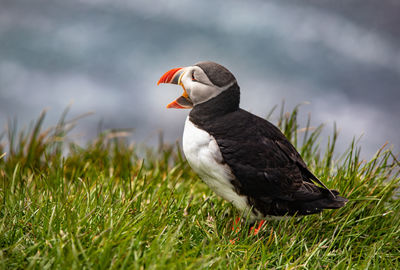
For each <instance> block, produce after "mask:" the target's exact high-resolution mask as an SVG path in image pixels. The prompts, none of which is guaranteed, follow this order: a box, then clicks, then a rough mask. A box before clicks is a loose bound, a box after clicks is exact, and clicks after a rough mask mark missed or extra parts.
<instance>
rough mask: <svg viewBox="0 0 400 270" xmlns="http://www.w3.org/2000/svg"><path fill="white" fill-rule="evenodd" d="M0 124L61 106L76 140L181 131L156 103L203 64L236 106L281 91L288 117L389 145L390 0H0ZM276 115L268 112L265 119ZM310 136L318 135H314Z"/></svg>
mask: <svg viewBox="0 0 400 270" xmlns="http://www.w3.org/2000/svg"><path fill="white" fill-rule="evenodd" d="M0 4H1V8H0V125H1V127H2V130H4V128H5V126H6V123H7V120H8V119H13V118H17V119H18V122H19V125H20V126H22V127H23V126H27V125H28V124H29V123H30V121H32V120H34V119H36V118H37V116H38V115H39V114H40V112H41V111H42V110H43V109H46V110H47V118H46V125H54V124H56V122H57V120H58V118H59V117H60V115H61V113H62V111H63V110H64V109H65V108H66V107H67V106H69V105H70V106H71V109H70V114H69V115H70V117H71V118H72V117H75V116H78V115H81V114H84V113H87V112H94V114H93V115H91V116H89V117H86V118H85V119H82V120H80V121H79V123H78V126H77V127H76V129H75V135H74V136H76V138H77V139H78V140H87V139H90V138H93V137H94V136H95V135H96V134H97V132H98V129H99V123H101V126H102V128H103V129H111V128H133V129H134V132H133V135H132V137H131V139H132V140H134V141H137V142H143V143H146V144H150V145H154V144H155V142H156V141H157V138H158V134H159V132H160V130H162V131H163V134H164V137H165V140H166V141H168V142H175V141H176V140H181V136H182V131H183V125H184V120H185V118H186V116H187V114H188V111H186V110H171V109H170V110H167V109H166V108H165V107H166V105H167V104H168V103H169V102H171V101H172V100H174V99H175V98H176V97H178V96H179V95H180V93H181V89H179V87H177V86H175V85H162V86H157V85H156V82H157V80H158V79H159V77H161V75H163V74H164V73H165V72H166V71H167V70H169V69H171V68H174V67H181V66H188V65H193V64H194V63H196V62H199V61H204V60H212V61H215V62H218V63H220V64H222V65H224V66H226V67H227V68H228V69H229V70H230V71H231V72H232V73H233V74H234V75H235V77H236V78H237V80H238V83H239V85H240V87H241V107H242V108H244V109H246V110H248V111H250V112H252V113H255V114H257V115H259V116H266V115H267V114H268V112H269V111H270V110H271V109H272V108H273V107H274V105H279V104H281V103H282V101H283V100H284V101H285V104H286V108H287V109H288V110H290V109H292V108H293V107H294V106H296V105H297V104H304V105H302V106H301V108H300V119H299V120H300V123H301V124H304V123H305V121H306V119H307V115H308V114H309V113H310V114H311V117H312V124H313V125H318V124H320V123H324V124H325V125H326V128H325V131H324V132H323V134H322V135H323V137H324V138H325V139H326V138H327V137H328V136H329V135H330V134H331V133H332V127H333V123H336V125H337V127H338V128H339V131H340V136H339V141H338V148H339V151H343V150H344V149H346V148H347V146H348V145H349V144H350V143H351V141H352V139H353V138H356V139H358V138H360V142H359V145H360V146H361V148H362V150H361V154H362V155H363V157H365V158H370V157H371V156H372V155H373V154H374V153H375V152H376V151H377V150H378V149H379V148H380V147H381V146H382V145H383V144H384V143H385V142H388V143H389V145H393V146H392V147H393V148H394V150H395V152H397V153H398V152H399V150H400V136H399V135H398V134H399V133H400V120H399V119H400V117H399V116H400V106H398V102H399V101H400V16H398V14H400V2H399V1H396V0H380V1H375V0H337V1H328V0H297V1H282V0H271V1H223V0H215V1H211V0H204V1H195V0H189V1H177V0H176V1H158V0H149V1H126V0H70V1H62V0H36V1H32V0H30V1H29V0H25V1H21V0H0ZM276 117H277V116H276V115H275V116H274V117H273V118H272V119H271V120H272V122H274V120H276ZM321 143H324V142H323V141H322V142H321Z"/></svg>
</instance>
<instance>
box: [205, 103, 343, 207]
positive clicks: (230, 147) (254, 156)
mask: <svg viewBox="0 0 400 270" xmlns="http://www.w3.org/2000/svg"><path fill="white" fill-rule="evenodd" d="M222 118H223V119H219V120H218V121H215V122H214V123H212V124H211V125H212V126H210V127H208V130H207V131H209V132H210V133H211V134H212V135H213V136H214V138H215V139H216V141H217V143H218V145H219V147H220V150H221V153H222V156H223V158H224V161H225V162H226V163H227V164H228V165H229V167H230V168H231V170H232V172H233V174H234V175H235V177H236V179H235V185H236V186H237V189H238V191H239V192H240V193H242V194H243V195H247V196H249V197H251V198H253V199H254V200H261V201H264V202H268V203H271V202H275V203H276V202H279V203H280V204H282V203H284V202H285V203H297V202H310V201H318V200H321V199H326V200H328V201H331V202H332V203H333V201H336V197H335V195H337V194H338V192H337V191H333V190H332V191H331V190H329V189H327V188H326V187H325V186H324V185H323V184H322V183H321V182H320V181H319V180H318V179H317V178H316V177H315V176H314V175H313V174H312V173H311V172H310V171H309V170H308V169H307V166H306V164H305V163H304V161H303V159H302V158H301V156H300V154H299V153H298V152H297V151H296V149H295V148H294V146H293V145H292V144H291V143H290V142H289V141H288V140H287V138H286V137H285V136H284V135H283V134H282V132H281V131H280V130H279V129H278V128H277V127H275V126H274V125H273V124H271V123H269V122H268V121H266V120H264V119H262V118H260V117H258V116H255V115H253V114H250V113H249V112H247V111H244V110H241V109H240V110H238V111H235V112H233V113H230V114H227V115H224V116H222ZM312 180H314V181H316V182H318V183H320V184H321V185H322V186H323V188H321V187H318V186H316V185H314V184H313V183H312ZM338 199H339V201H342V199H343V198H341V197H339V198H338ZM324 203H325V207H323V206H321V207H319V208H321V209H322V208H337V207H340V206H343V202H342V203H341V205H340V206H339V205H336V204H335V205H334V204H332V203H331V205H328V204H327V203H326V202H324ZM287 207H290V206H287ZM312 207H313V209H314V208H315V204H314V205H313V206H312ZM284 208H285V207H284ZM319 208H318V209H316V208H315V210H318V211H320V210H321V209H319ZM283 212H285V211H283ZM286 212H288V211H286ZM307 213H308V212H307Z"/></svg>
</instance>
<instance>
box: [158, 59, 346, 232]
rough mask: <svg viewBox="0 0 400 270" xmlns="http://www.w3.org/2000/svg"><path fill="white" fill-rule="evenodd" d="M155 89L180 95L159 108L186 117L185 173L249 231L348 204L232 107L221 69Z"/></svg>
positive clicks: (268, 130)
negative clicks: (170, 88) (230, 208)
mask: <svg viewBox="0 0 400 270" xmlns="http://www.w3.org/2000/svg"><path fill="white" fill-rule="evenodd" d="M160 83H170V84H177V85H180V86H182V88H183V94H182V95H181V96H180V97H178V98H177V99H176V100H174V101H173V102H171V103H169V104H168V105H167V108H176V109H191V110H190V113H189V115H188V117H187V118H186V121H185V127H184V131H183V139H182V146H183V147H182V148H183V152H184V154H185V156H186V159H187V162H188V163H189V165H190V167H191V168H192V169H193V170H194V171H195V172H196V174H197V175H198V176H199V177H200V178H201V179H202V180H203V181H204V182H205V183H206V184H207V185H208V186H209V187H210V188H211V189H212V190H213V191H214V192H215V193H216V194H217V195H218V196H220V197H222V198H223V199H225V200H227V201H228V202H230V203H232V204H233V205H234V206H235V207H236V208H237V209H238V210H239V212H241V213H242V216H246V217H248V218H249V221H250V224H254V223H255V222H257V221H260V222H261V221H262V222H264V221H265V220H267V219H274V218H280V217H289V216H304V215H310V214H316V213H319V212H321V211H322V210H324V209H337V208H341V207H343V206H344V205H345V204H346V202H347V201H348V200H347V199H346V198H345V197H342V196H339V192H338V191H336V190H332V189H328V188H327V187H326V186H325V185H324V184H323V183H322V182H321V181H320V180H319V179H318V178H317V177H316V176H315V175H314V174H313V173H312V172H311V171H310V169H309V168H308V167H307V165H306V163H305V162H304V160H303V159H302V157H301V156H300V154H299V153H298V151H297V150H296V148H295V147H294V146H293V145H292V144H291V143H290V142H289V140H288V139H287V138H286V137H285V135H284V134H283V133H282V132H281V131H280V130H279V128H277V127H276V126H274V125H273V124H272V123H270V122H268V121H267V120H265V119H263V118H261V117H258V116H256V115H254V114H251V113H250V112H248V111H246V110H243V109H241V108H240V107H239V102H240V88H239V85H238V83H237V81H236V78H235V76H234V75H233V74H232V73H231V72H230V71H229V70H228V69H227V68H225V67H224V66H222V65H220V64H217V63H215V62H211V61H205V62H199V63H197V64H195V65H193V66H188V67H181V68H174V69H171V70H169V71H167V72H166V73H165V74H164V75H163V76H162V77H161V78H160V79H159V81H158V83H157V84H160ZM260 224H261V225H262V223H260ZM261 225H260V226H261Z"/></svg>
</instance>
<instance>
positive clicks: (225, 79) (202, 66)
mask: <svg viewBox="0 0 400 270" xmlns="http://www.w3.org/2000/svg"><path fill="white" fill-rule="evenodd" d="M160 83H172V84H178V85H181V86H182V88H183V94H182V96H180V97H179V98H177V99H176V100H174V101H173V102H171V103H170V104H168V105H167V108H177V109H190V108H192V107H194V106H196V105H198V104H202V103H204V102H207V101H209V100H211V99H212V98H214V97H217V96H218V95H220V94H221V93H223V92H224V91H226V90H228V89H230V88H231V87H232V86H234V85H237V83H236V79H235V77H234V76H233V74H232V73H231V72H230V71H229V70H228V69H226V68H225V67H223V66H221V65H220V64H217V63H214V62H200V63H197V64H195V65H194V66H188V67H182V68H174V69H171V70H169V71H167V72H166V73H165V74H164V75H163V76H162V77H161V78H160V80H159V81H158V83H157V85H158V84H160Z"/></svg>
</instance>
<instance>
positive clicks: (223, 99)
mask: <svg viewBox="0 0 400 270" xmlns="http://www.w3.org/2000/svg"><path fill="white" fill-rule="evenodd" d="M239 102H240V88H239V86H238V85H237V83H235V84H234V85H232V86H231V87H230V88H228V89H227V90H225V91H223V92H222V93H221V94H219V95H218V96H216V97H214V98H212V99H210V100H208V101H206V102H204V103H201V104H197V105H196V106H194V107H193V109H192V110H191V111H190V114H189V117H190V120H191V121H192V122H193V123H195V124H198V125H199V124H200V125H201V124H204V123H206V122H208V121H212V120H214V119H215V118H218V117H220V116H223V115H225V114H228V113H231V112H234V111H237V110H238V109H239Z"/></svg>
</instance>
